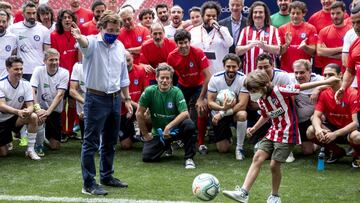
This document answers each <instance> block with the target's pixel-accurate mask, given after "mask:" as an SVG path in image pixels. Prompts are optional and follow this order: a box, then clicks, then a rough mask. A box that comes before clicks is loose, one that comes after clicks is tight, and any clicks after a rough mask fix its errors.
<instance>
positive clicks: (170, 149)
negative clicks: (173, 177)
mask: <svg viewBox="0 0 360 203" xmlns="http://www.w3.org/2000/svg"><path fill="white" fill-rule="evenodd" d="M164 155H165V156H166V157H172V156H173V155H174V152H173V147H172V146H171V145H170V147H169V148H168V149H166V150H165V153H164Z"/></svg>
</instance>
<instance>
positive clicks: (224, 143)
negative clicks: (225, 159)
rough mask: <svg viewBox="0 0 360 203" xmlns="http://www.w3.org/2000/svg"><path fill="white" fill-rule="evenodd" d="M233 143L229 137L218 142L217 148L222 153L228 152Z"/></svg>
mask: <svg viewBox="0 0 360 203" xmlns="http://www.w3.org/2000/svg"><path fill="white" fill-rule="evenodd" d="M230 146H231V143H230V141H229V140H228V139H224V140H221V141H219V142H217V143H216V148H217V150H218V151H219V152H220V153H227V152H229V150H230Z"/></svg>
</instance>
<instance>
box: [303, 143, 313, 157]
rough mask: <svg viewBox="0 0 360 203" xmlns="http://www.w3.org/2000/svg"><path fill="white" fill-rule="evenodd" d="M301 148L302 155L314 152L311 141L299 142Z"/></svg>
mask: <svg viewBox="0 0 360 203" xmlns="http://www.w3.org/2000/svg"><path fill="white" fill-rule="evenodd" d="M301 148H302V153H303V154H304V155H310V154H313V153H314V144H313V143H312V142H303V143H302V144H301Z"/></svg>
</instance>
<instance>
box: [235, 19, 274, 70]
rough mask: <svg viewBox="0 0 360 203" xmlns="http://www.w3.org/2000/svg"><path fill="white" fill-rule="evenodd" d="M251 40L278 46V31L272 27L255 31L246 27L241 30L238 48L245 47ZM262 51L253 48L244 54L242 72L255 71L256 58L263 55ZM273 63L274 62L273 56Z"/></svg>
mask: <svg viewBox="0 0 360 203" xmlns="http://www.w3.org/2000/svg"><path fill="white" fill-rule="evenodd" d="M253 40H260V41H263V42H264V43H266V44H268V45H280V37H279V32H278V29H277V28H276V27H274V26H272V25H270V26H268V27H264V28H263V29H259V30H256V29H255V27H252V26H247V27H245V28H244V29H242V30H241V33H240V37H239V41H238V44H237V45H238V46H239V45H240V46H245V45H247V44H248V43H250V42H251V41H253ZM263 52H264V50H263V49H260V48H259V47H254V48H252V49H249V50H248V51H246V52H245V62H244V66H243V72H244V73H245V74H248V73H250V72H251V71H254V70H255V69H256V57H257V56H258V55H259V54H261V53H263ZM273 57H274V61H275V56H273Z"/></svg>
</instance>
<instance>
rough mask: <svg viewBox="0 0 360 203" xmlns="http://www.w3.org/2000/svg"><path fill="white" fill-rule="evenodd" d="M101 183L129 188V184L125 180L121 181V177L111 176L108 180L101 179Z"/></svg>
mask: <svg viewBox="0 0 360 203" xmlns="http://www.w3.org/2000/svg"><path fill="white" fill-rule="evenodd" d="M100 183H101V185H106V186H110V187H120V188H127V187H128V184H127V183H125V182H121V181H120V180H119V179H117V178H114V177H111V178H110V179H108V180H101V181H100Z"/></svg>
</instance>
